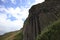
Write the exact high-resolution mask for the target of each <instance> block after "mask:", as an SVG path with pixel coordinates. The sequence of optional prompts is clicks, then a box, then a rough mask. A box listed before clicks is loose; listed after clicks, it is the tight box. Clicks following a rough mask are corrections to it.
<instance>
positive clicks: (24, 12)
mask: <svg viewBox="0 0 60 40" xmlns="http://www.w3.org/2000/svg"><path fill="white" fill-rule="evenodd" d="M0 11H2V12H3V14H2V13H1V12H0V28H1V27H2V26H3V27H2V29H3V28H5V29H3V30H4V31H5V32H7V31H13V30H19V29H21V28H22V27H23V23H24V21H23V20H22V19H26V18H27V16H28V8H27V9H26V8H24V7H21V8H19V7H16V8H13V7H10V8H5V7H0ZM7 14H11V15H12V16H14V17H16V18H17V20H15V21H11V20H7Z"/></svg>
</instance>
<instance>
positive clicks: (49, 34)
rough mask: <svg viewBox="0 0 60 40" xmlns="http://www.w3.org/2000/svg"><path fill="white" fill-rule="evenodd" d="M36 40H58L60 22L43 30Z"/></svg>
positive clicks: (59, 36) (59, 38) (59, 37)
mask: <svg viewBox="0 0 60 40" xmlns="http://www.w3.org/2000/svg"><path fill="white" fill-rule="evenodd" d="M36 40H60V20H58V21H56V22H54V23H53V24H52V25H50V26H48V28H45V29H44V31H42V33H41V34H40V35H38V37H37V39H36Z"/></svg>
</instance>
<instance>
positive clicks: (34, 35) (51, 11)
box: [0, 0, 60, 40]
mask: <svg viewBox="0 0 60 40" xmlns="http://www.w3.org/2000/svg"><path fill="white" fill-rule="evenodd" d="M0 40H60V0H45V2H43V3H40V4H36V5H33V6H32V7H31V8H30V9H29V16H28V18H27V19H26V20H25V22H24V26H23V30H20V31H16V32H11V33H7V34H5V35H3V36H1V37H0Z"/></svg>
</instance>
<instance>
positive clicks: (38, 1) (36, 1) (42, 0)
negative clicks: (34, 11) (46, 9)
mask: <svg viewBox="0 0 60 40" xmlns="http://www.w3.org/2000/svg"><path fill="white" fill-rule="evenodd" d="M44 1H45V0H35V4H37V3H42V2H44Z"/></svg>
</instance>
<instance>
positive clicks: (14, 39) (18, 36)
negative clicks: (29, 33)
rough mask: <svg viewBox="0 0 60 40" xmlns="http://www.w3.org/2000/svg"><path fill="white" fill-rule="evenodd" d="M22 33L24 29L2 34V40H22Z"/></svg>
mask: <svg viewBox="0 0 60 40" xmlns="http://www.w3.org/2000/svg"><path fill="white" fill-rule="evenodd" d="M22 34H23V33H22V30H19V31H15V32H10V33H6V34H4V35H2V36H0V40H22V39H23V35H22Z"/></svg>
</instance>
